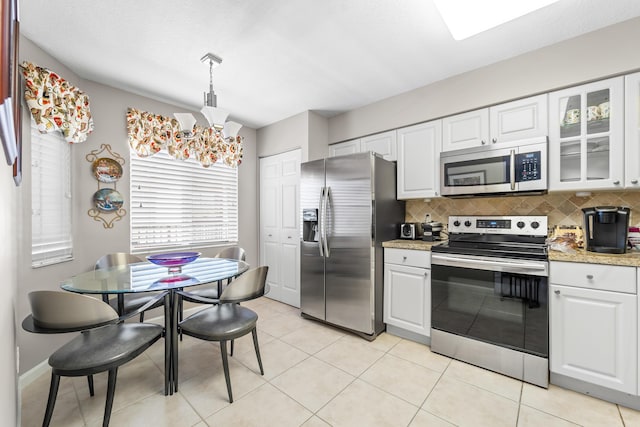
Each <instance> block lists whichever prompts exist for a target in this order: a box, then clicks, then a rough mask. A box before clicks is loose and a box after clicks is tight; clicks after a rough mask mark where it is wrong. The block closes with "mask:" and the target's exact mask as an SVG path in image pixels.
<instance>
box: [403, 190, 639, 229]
mask: <svg viewBox="0 0 640 427" xmlns="http://www.w3.org/2000/svg"><path fill="white" fill-rule="evenodd" d="M590 206H626V207H629V208H631V220H630V222H629V224H630V225H638V224H640V191H616V192H614V191H607V192H598V193H597V192H593V193H591V195H590V196H585V197H578V196H576V193H575V192H570V193H569V192H567V193H551V194H545V195H541V196H504V197H476V198H469V199H448V198H437V199H431V200H428V201H425V200H422V199H419V200H407V203H406V211H405V221H407V222H424V220H425V215H426V214H430V215H431V220H433V221H439V222H442V223H443V224H446V223H447V220H448V217H449V215H547V217H548V219H549V227H553V226H555V225H580V226H582V222H583V220H582V208H586V207H590Z"/></svg>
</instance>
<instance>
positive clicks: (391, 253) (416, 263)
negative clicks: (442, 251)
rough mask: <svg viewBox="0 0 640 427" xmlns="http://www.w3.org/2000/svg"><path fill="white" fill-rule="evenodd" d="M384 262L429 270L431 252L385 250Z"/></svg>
mask: <svg viewBox="0 0 640 427" xmlns="http://www.w3.org/2000/svg"><path fill="white" fill-rule="evenodd" d="M384 262H388V263H391V264H400V265H410V266H413V267H422V268H431V252H429V251H414V250H410V249H393V248H385V250H384Z"/></svg>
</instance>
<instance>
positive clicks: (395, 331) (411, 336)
mask: <svg viewBox="0 0 640 427" xmlns="http://www.w3.org/2000/svg"><path fill="white" fill-rule="evenodd" d="M387 333H388V334H391V335H395V336H397V337H400V338H405V339H408V340H411V341H415V342H419V343H421V344H426V345H429V346H430V345H431V338H430V337H428V336H426V335H420V334H417V333H415V332H413V331H407V330H406V329H402V328H398V327H397V326H393V325H389V324H387Z"/></svg>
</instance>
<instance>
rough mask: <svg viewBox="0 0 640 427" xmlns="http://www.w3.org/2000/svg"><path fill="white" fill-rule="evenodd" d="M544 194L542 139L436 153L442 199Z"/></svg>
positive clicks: (544, 142) (545, 148) (544, 156)
mask: <svg viewBox="0 0 640 427" xmlns="http://www.w3.org/2000/svg"><path fill="white" fill-rule="evenodd" d="M546 191H547V138H546V137H541V138H534V139H530V140H526V141H518V142H510V143H500V144H491V145H483V146H480V147H475V148H466V149H464V150H455V151H446V152H443V153H440V194H442V195H443V196H449V197H455V196H457V197H468V196H473V195H489V194H509V193H529V194H540V193H544V192H546Z"/></svg>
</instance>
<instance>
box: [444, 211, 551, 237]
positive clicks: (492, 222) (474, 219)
mask: <svg viewBox="0 0 640 427" xmlns="http://www.w3.org/2000/svg"><path fill="white" fill-rule="evenodd" d="M449 233H487V234H518V235H526V236H546V235H547V217H546V216H544V215H523V216H450V217H449Z"/></svg>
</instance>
